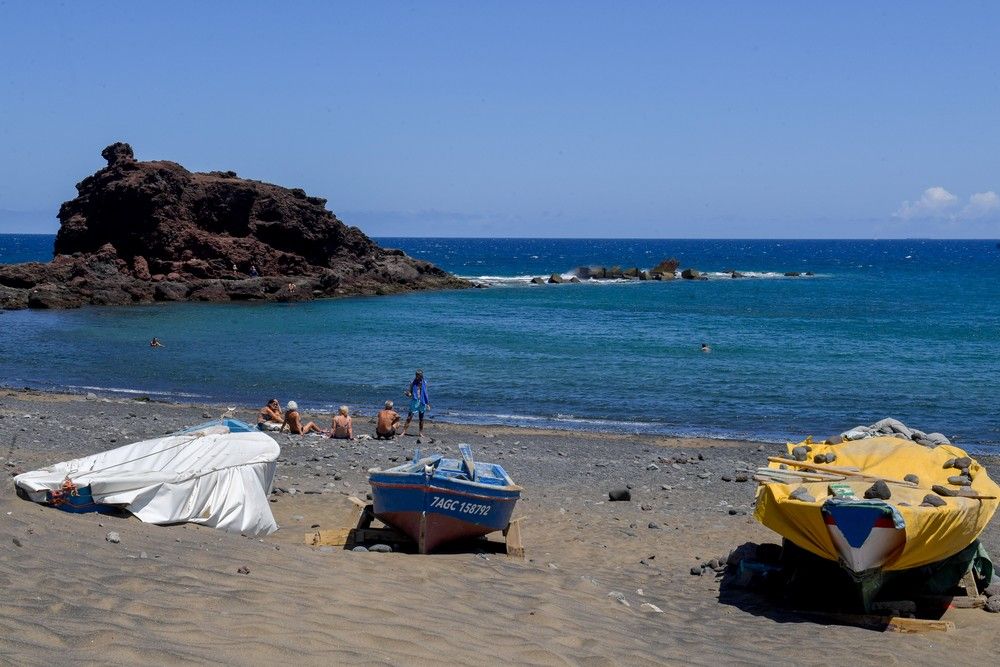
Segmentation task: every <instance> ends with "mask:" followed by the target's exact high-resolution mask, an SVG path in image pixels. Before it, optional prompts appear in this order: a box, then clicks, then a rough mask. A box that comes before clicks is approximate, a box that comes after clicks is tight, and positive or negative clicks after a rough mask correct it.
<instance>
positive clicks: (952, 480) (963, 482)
mask: <svg viewBox="0 0 1000 667" xmlns="http://www.w3.org/2000/svg"><path fill="white" fill-rule="evenodd" d="M948 483H949V484H952V485H954V486H969V485H970V484H972V480H971V479H969V478H968V477H966V476H965V475H952V476H951V477H949V478H948Z"/></svg>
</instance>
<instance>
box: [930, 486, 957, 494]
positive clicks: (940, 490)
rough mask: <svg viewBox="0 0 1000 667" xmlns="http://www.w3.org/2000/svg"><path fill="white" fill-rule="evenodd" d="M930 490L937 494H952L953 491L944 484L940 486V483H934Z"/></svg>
mask: <svg viewBox="0 0 1000 667" xmlns="http://www.w3.org/2000/svg"><path fill="white" fill-rule="evenodd" d="M931 491H933V492H934V493H936V494H938V495H939V496H954V495H955V492H954V491H952V490H951V489H949V488H948V487H946V486H941V485H940V484H935V485H934V486H932V487H931Z"/></svg>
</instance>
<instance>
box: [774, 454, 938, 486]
mask: <svg viewBox="0 0 1000 667" xmlns="http://www.w3.org/2000/svg"><path fill="white" fill-rule="evenodd" d="M767 460H768V461H770V462H771V463H784V464H785V465H789V466H797V467H799V468H805V469H806V470H815V471H817V472H826V473H832V474H834V475H844V476H845V477H855V478H858V479H863V480H865V481H867V482H877V481H878V480H882V481H883V482H886V483H887V484H898V485H900V486H908V487H910V488H913V489H916V488H919V487H918V486H917V485H916V484H913V483H911V482H907V481H904V480H901V479H891V478H889V477H879V476H878V475H869V474H867V473H863V472H855V471H853V470H848V469H847V468H838V467H836V466H829V465H820V464H818V463H807V462H806V461H796V460H795V459H786V458H782V457H780V456H769V457H767Z"/></svg>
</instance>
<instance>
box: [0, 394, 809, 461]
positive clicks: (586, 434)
mask: <svg viewBox="0 0 1000 667" xmlns="http://www.w3.org/2000/svg"><path fill="white" fill-rule="evenodd" d="M81 389H86V391H83V392H80V393H75V392H71V391H64V390H58V389H51V390H50V389H36V388H33V387H8V386H4V385H0V392H3V393H5V394H6V395H8V396H11V397H15V398H27V397H31V398H33V399H37V400H41V401H45V400H51V401H87V400H88V399H87V397H86V396H87V394H88V393H92V394H94V395H95V396H97V399H96V400H97V401H101V402H104V401H106V402H109V403H118V404H133V403H139V404H144V403H149V404H155V405H162V406H165V407H175V408H179V409H189V408H191V409H193V408H201V409H209V408H217V409H218V410H219V414H221V413H222V411H224V410H227V409H228V408H230V407H235V408H236V409H237V411H239V412H240V413H247V412H249V413H252V414H253V415H256V413H257V411H258V410H260V408H261V407H263V403H262V404H261V405H260V406H257V407H254V406H251V405H247V404H245V403H239V402H235V401H234V402H232V403H219V402H216V401H214V400H212V399H211V398H209V397H205V398H206V400H204V401H198V400H193V399H195V398H197V397H194V396H192V397H190V398H191V399H192V400H177V401H171V400H165V399H160V398H151V397H150V396H149V395H148V394H146V393H144V392H141V391H138V390H131V389H129V390H119V391H118V392H112V393H111V395H107V394H108V390H106V389H101V388H95V387H81ZM133 391H134V392H135V396H134V397H132V398H130V397H129V396H128V395H121V393H124V392H129V394H131V392H133ZM151 393H153V394H154V395H155V394H156V393H155V392H151ZM46 397H47V398H46ZM184 398H187V397H184ZM263 400H265V401H266V400H267V399H263ZM299 403H300V407H301V410H300V411H301V412H302V413H303V416H304V417H305V416H306V415H308V417H305V420H306V421H309V420H310V419H311V420H313V421H316V420H318V419H323V420H325V421H330V420H331V419H332V418H333V416H334V414H336V410H335V409H333V410H330V411H327V410H316V409H313V408H311V407H310V406H309V405H308V404H305V403H303V402H302V401H299ZM282 405H284V404H282ZM331 407H332V406H331ZM375 415H376V412H373V413H371V414H368V413H367V412H366V411H364V410H353V409H352V411H351V416H352V417H353V418H355V419H358V420H361V419H363V420H365V421H372V420H374V418H375ZM243 416H246V415H245V414H244V415H243ZM400 417H401V419H405V417H406V415H405V411H404V412H400ZM245 421H247V420H245ZM247 423H248V424H251V425H254V424H256V419H254V420H249V421H247ZM372 423H373V424H374V421H372ZM414 424H416V421H415V420H414ZM425 424H427V425H429V426H432V427H435V428H443V429H445V430H446V431H447V430H459V431H467V430H469V429H486V430H489V431H490V432H493V433H503V434H505V435H524V436H525V437H528V436H532V435H535V436H552V437H556V436H566V435H569V434H572V435H574V436H576V437H581V438H588V439H602V440H612V441H625V440H636V439H641V440H646V441H648V442H649V443H650V444H656V445H657V446H662V447H670V446H674V445H676V444H677V443H684V444H687V446H692V447H700V446H713V444H714V445H715V446H722V447H724V446H737V445H739V446H743V445H751V444H752V445H781V444H785V443H786V442H792V440H782V439H755V438H753V437H748V438H725V437H715V436H710V435H675V434H670V433H623V432H611V431H601V430H588V429H580V428H568V427H567V428H557V427H548V426H522V425H519V424H503V423H499V422H488V421H484V422H474V421H468V422H464V421H448V420H447V419H437V418H427V419H425ZM373 428H374V427H373ZM359 434H360V432H359ZM802 437H803V438H804V437H805V436H802ZM795 442H798V441H795Z"/></svg>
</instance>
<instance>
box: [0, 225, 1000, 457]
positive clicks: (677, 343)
mask: <svg viewBox="0 0 1000 667" xmlns="http://www.w3.org/2000/svg"><path fill="white" fill-rule="evenodd" d="M52 240H53V237H52V236H23V235H0V262H15V261H29V260H40V261H45V260H47V259H48V258H49V257H50V255H51V248H52ZM377 240H378V241H379V242H380V243H381V244H382V245H385V246H390V247H398V248H402V249H403V250H405V251H406V252H407V253H409V254H411V255H413V256H414V257H418V258H421V259H425V260H428V261H431V262H434V263H435V264H438V265H440V266H441V267H443V268H445V269H447V270H449V271H451V272H453V273H456V274H458V275H462V276H467V277H471V278H475V279H477V280H482V281H485V282H488V283H490V284H491V285H492V286H491V287H490V288H489V289H470V290H458V291H447V292H433V293H419V294H406V295H400V296H387V297H372V298H347V299H339V300H327V301H318V302H312V303H295V304H245V303H240V304H158V305H151V306H137V307H127V308H84V309H80V310H72V311H8V312H3V313H0V384H3V385H6V386H9V387H22V386H30V387H35V388H42V389H59V390H68V391H76V392H85V391H95V392H98V393H104V394H108V395H122V396H132V395H135V396H138V395H148V396H150V397H152V398H159V399H165V400H177V401H187V400H199V401H211V402H230V401H231V402H234V403H236V402H238V403H246V404H250V405H256V404H263V403H264V402H265V401H266V400H267V399H268V398H271V397H272V396H273V397H277V398H278V399H279V400H281V401H282V402H283V403H284V402H285V401H287V400H290V399H294V400H297V401H298V402H299V404H300V406H304V407H305V408H306V409H307V410H309V409H311V410H325V411H329V410H330V409H331V408H333V407H334V406H338V405H341V404H347V405H349V406H351V408H352V409H357V410H360V411H361V412H364V413H368V414H371V413H373V412H374V411H376V410H377V409H378V407H380V405H381V403H382V402H383V401H385V400H386V399H393V400H396V401H397V402H398V403H399V404H402V403H404V400H403V391H404V389H405V387H406V385H407V383H408V381H409V380H410V378H412V376H413V370H414V369H415V368H418V367H420V368H423V369H424V370H425V373H426V376H427V380H428V393H429V394H430V399H431V404H432V406H433V410H432V413H431V415H432V417H434V418H439V419H442V420H446V421H454V422H471V423H483V424H510V425H526V426H545V427H556V428H572V429H582V430H594V431H611V432H624V433H645V434H669V435H698V436H710V437H726V438H746V439H753V440H762V441H778V440H785V439H791V440H799V439H801V438H804V437H805V436H807V435H814V436H817V437H825V436H828V435H831V434H835V433H839V432H841V431H844V430H846V429H848V428H850V427H853V426H855V425H858V424H869V423H871V422H874V421H876V420H878V419H881V418H883V417H886V416H892V417H896V418H898V419H901V420H903V421H904V422H905V423H907V424H909V425H911V426H915V427H918V428H920V429H922V430H925V431H940V432H943V433H944V434H946V435H948V436H949V437H951V438H952V439H953V440H954V441H955V442H956V443H958V444H960V445H963V446H966V447H969V448H971V449H972V450H973V451H978V450H984V449H996V448H997V447H1000V415H998V411H997V407H998V402H1000V401H998V398H997V396H998V390H1000V386H998V385H1000V287H998V284H1000V247H998V245H997V243H996V242H995V241H938V240H919V239H918V240H892V241H848V240H845V241H803V240H766V241H765V240H639V239H632V240H595V239H572V240H571V239H550V240H546V239H435V238H380V239H377ZM666 257H676V258H678V259H679V260H680V261H681V264H682V266H683V267H695V268H697V269H699V270H701V271H702V272H705V273H708V274H709V275H710V276H711V278H712V279H710V280H708V281H685V280H676V281H671V282H613V283H601V284H587V283H584V284H562V285H531V284H530V283H528V280H529V279H530V278H531V277H532V276H548V275H550V274H552V273H560V274H565V273H567V272H569V271H571V270H572V269H574V268H575V267H577V266H584V265H596V264H599V265H607V266H610V265H620V266H622V267H628V266H638V267H642V268H648V267H651V266H654V265H655V264H656V263H657V262H659V261H660V260H661V259H664V258H666ZM733 270H736V271H740V272H742V273H744V274H746V275H747V276H748V277H746V278H741V279H731V278H728V277H724V276H725V273H724V272H729V271H733ZM789 271H797V272H801V273H805V272H812V273H814V274H815V275H813V276H809V277H805V276H801V277H785V276H784V273H785V272H789ZM153 336H156V337H158V338H159V339H160V340H161V341H163V342H164V343H165V345H166V347H164V348H162V349H156V350H154V349H150V348H149V346H148V341H149V339H150V338H152V337H153ZM703 342H704V343H707V344H708V345H710V346H711V348H712V351H711V353H709V354H704V353H702V352H701V351H700V345H701V343H703Z"/></svg>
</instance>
